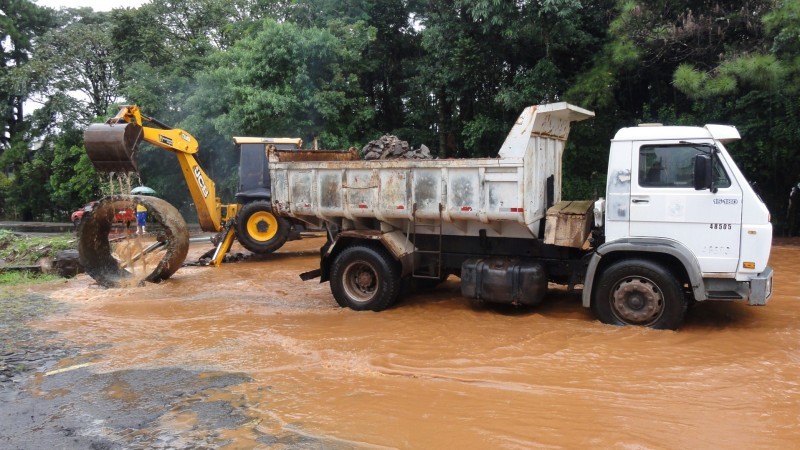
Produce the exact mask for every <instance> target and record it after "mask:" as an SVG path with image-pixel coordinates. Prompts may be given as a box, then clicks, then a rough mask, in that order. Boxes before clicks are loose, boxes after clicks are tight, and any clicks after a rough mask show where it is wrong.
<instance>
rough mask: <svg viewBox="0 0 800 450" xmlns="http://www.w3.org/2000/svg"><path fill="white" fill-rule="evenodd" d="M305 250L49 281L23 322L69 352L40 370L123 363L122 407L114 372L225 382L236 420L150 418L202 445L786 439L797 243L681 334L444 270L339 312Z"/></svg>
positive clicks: (798, 345) (715, 443)
mask: <svg viewBox="0 0 800 450" xmlns="http://www.w3.org/2000/svg"><path fill="white" fill-rule="evenodd" d="M321 244H322V240H321V239H319V238H316V239H306V240H303V241H298V242H290V243H288V244H287V245H286V246H284V247H283V248H282V249H281V250H280V251H279V252H278V253H275V254H274V255H272V256H270V257H267V258H263V259H262V260H258V261H253V260H251V261H246V262H242V263H236V264H226V265H223V266H222V267H220V268H216V269H215V268H207V267H184V268H182V269H181V270H179V271H178V272H177V273H176V274H175V275H174V276H173V277H172V278H171V279H170V280H167V281H166V282H164V283H162V284H158V285H155V284H148V285H147V286H145V287H137V288H123V289H112V290H107V289H103V288H100V287H98V286H96V285H95V284H94V283H93V282H92V280H91V279H90V278H88V277H87V276H85V275H84V276H80V277H78V278H77V279H75V280H71V281H69V282H68V283H67V284H66V285H64V286H62V287H61V288H59V289H56V290H53V291H52V292H49V293H48V295H50V296H51V297H52V298H54V299H56V300H58V301H59V302H63V303H66V304H69V305H71V306H72V307H71V308H68V312H67V313H66V314H61V315H54V316H52V317H50V318H49V319H48V320H46V321H43V322H40V323H38V324H37V325H36V326H37V327H40V328H43V329H46V330H51V331H57V332H58V333H60V335H61V336H62V337H64V338H65V339H67V340H68V341H69V342H71V343H72V345H74V346H77V347H78V348H82V349H86V350H84V352H83V353H82V354H81V355H80V356H78V357H73V358H69V359H65V360H63V361H61V362H59V363H58V364H57V365H56V366H55V367H54V368H55V369H58V368H62V369H70V368H72V367H75V365H76V364H90V365H89V366H86V367H85V368H84V369H81V370H88V371H89V372H90V373H92V374H94V375H93V376H99V374H120V375H118V378H121V380H116V379H115V380H116V381H114V382H113V383H111V382H109V383H106V384H104V385H103V386H105V387H104V388H103V389H100V390H99V391H98V392H95V393H94V395H96V396H98V397H104V398H107V399H108V398H111V399H113V400H114V401H115V402H116V403H114V404H115V405H118V406H117V407H119V408H126V407H130V406H131V405H135V404H136V403H137V402H140V403H141V402H142V401H143V400H142V396H145V395H147V393H146V391H147V389H143V388H142V387H141V386H139V387H137V386H135V383H136V382H135V381H131V380H130V379H124V377H123V376H122V375H121V374H128V373H131V372H130V371H141V370H144V371H157V370H166V369H169V370H173V371H174V370H181V371H190V372H191V373H198V374H199V376H200V377H201V378H202V377H215V376H219V374H236V376H237V377H239V378H237V379H236V380H235V382H226V383H222V384H220V385H219V386H217V387H215V388H214V389H211V390H209V391H205V394H204V397H203V401H204V402H205V403H204V404H205V405H217V408H216V409H213V408H212V409H211V410H210V411H216V413H215V414H217V415H220V414H221V415H224V414H226V413H225V411H228V412H229V413H230V412H231V411H233V412H234V413H235V414H236V415H240V416H241V418H239V419H237V420H228V421H227V422H225V421H222V422H220V421H219V420H221V418H219V417H217V421H216V422H213V421H212V422H211V423H210V424H209V423H208V420H207V419H208V417H207V416H208V414H205V415H203V414H202V411H201V409H202V408H199V407H195V408H194V409H192V408H189V407H185V408H181V407H178V406H175V405H176V404H180V400H176V401H175V402H174V403H170V404H171V405H172V406H170V408H171V409H170V408H168V409H167V410H166V412H165V413H164V414H163V415H162V416H161V417H160V418H159V419H158V427H160V429H161V430H162V431H163V430H170V432H171V433H173V435H174V436H173V437H172V438H171V439H172V441H171V442H172V443H171V444H170V446H176V447H180V446H181V443H182V442H183V443H184V444H185V445H187V446H188V445H190V444H186V442H188V441H186V440H185V439H186V436H189V435H191V434H192V433H195V434H196V433H200V432H201V431H198V430H200V429H202V428H203V427H206V428H209V429H212V428H213V430H210V431H208V432H209V433H212V434H213V439H212V440H206V442H210V444H209V445H212V446H220V445H227V448H251V447H258V446H261V447H265V448H294V447H297V446H299V447H303V448H352V447H369V448H374V447H378V448H384V447H386V448H480V449H484V448H509V449H527V448H542V447H556V448H559V447H566V448H578V447H592V448H665V447H666V448H748V449H750V448H770V449H772V448H791V447H796V446H797V445H798V443H800V351H798V350H800V277H798V273H800V240H777V241H776V243H775V245H774V248H773V251H772V258H771V264H772V266H773V267H774V268H775V272H776V275H775V294H774V296H773V298H772V300H771V301H770V303H769V304H768V305H767V306H766V307H761V308H757V307H748V306H746V305H743V304H740V303H705V304H698V305H696V306H695V307H694V308H692V309H691V310H690V312H689V316H688V320H687V323H686V325H685V326H684V328H683V329H681V330H680V331H679V332H671V331H654V330H649V329H641V328H635V327H613V326H608V325H603V324H600V323H599V322H598V321H597V320H595V319H594V318H593V317H592V315H591V313H590V311H588V310H587V309H584V308H582V307H581V306H580V298H579V295H577V294H569V293H566V292H564V291H558V290H557V291H553V292H551V294H550V296H549V299H548V301H546V302H545V304H543V305H540V306H539V307H535V308H528V309H514V308H500V309H496V308H495V309H492V308H489V309H475V308H474V307H472V306H471V305H470V303H469V301H468V300H467V299H465V298H462V297H461V296H460V291H459V286H458V280H457V278H454V277H451V278H450V279H449V280H448V281H447V282H445V283H444V284H442V285H441V286H439V287H438V288H436V289H434V290H432V291H429V292H426V293H417V294H413V295H411V296H409V297H407V298H406V299H405V300H404V301H402V302H401V303H399V304H398V305H397V306H395V307H394V308H392V309H390V310H388V311H384V312H380V313H372V312H355V311H351V310H349V309H341V308H338V307H337V306H336V303H335V301H334V300H333V298H332V296H331V294H330V291H329V286H328V284H327V283H325V284H318V283H316V282H315V281H311V282H302V281H300V279H299V278H298V274H299V273H300V272H303V271H306V270H310V269H313V268H315V267H316V264H317V263H318V256H317V255H318V253H317V249H318V248H319V246H320V245H321ZM193 251H194V248H193ZM190 256H191V255H190ZM153 373H159V372H153ZM171 373H172V372H171ZM175 376H177V375H175V373H172V378H171V379H173V380H174V379H175ZM40 378H42V377H40ZM149 382H150V383H157V381H152V380H151V381H149ZM165 383H166V381H165ZM34 385H35V386H37V385H36V384H35V383H34ZM38 389H39V391H38V393H37V395H42V396H44V395H49V396H58V395H60V393H59V391H58V389H57V386H50V387H48V386H46V385H43V384H41V382H40V385H38ZM148 389H155V388H154V387H151V388H148ZM191 401H192V400H191V399H189V400H184V404H186V402H189V403H191ZM219 405H226V406H225V407H224V408H221V407H218V406H219ZM206 408H210V406H206ZM212 415H213V414H212ZM204 417H205V419H204ZM202 420H205V422H203V423H199V421H202ZM204 423H205V425H204ZM98 430H100V431H97V430H95V431H94V432H97V433H102V432H103V431H102V427H99V428H98ZM84 433H86V431H84ZM108 439H110V442H112V443H113V442H117V443H119V442H120V441H119V440H115V439H122V438H120V437H119V434H117V435H116V437H114V436H111V437H108ZM122 442H125V441H124V440H123V441H122ZM131 442H134V444H135V442H136V441H128V444H125V445H134V444H130V443H131ZM194 442H195V443H196V442H197V441H194ZM150 445H153V442H150V443H149V444H148V445H147V446H150ZM192 445H193V444H192ZM134 446H135V445H134Z"/></svg>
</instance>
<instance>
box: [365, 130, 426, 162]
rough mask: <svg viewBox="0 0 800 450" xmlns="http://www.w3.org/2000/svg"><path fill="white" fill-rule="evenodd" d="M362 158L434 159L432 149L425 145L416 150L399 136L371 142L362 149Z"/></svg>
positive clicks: (384, 137) (386, 136) (390, 136)
mask: <svg viewBox="0 0 800 450" xmlns="http://www.w3.org/2000/svg"><path fill="white" fill-rule="evenodd" d="M361 158H363V159H366V160H373V159H434V157H433V155H431V151H430V149H428V147H426V146H425V145H421V146H420V147H419V148H417V149H414V148H411V146H409V145H408V142H406V141H401V140H400V139H399V138H398V137H397V136H393V135H391V134H386V135H384V136H383V137H381V138H380V139H376V140H374V141H371V142H370V143H368V144H367V145H365V146H364V148H362V149H361Z"/></svg>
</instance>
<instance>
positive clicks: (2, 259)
mask: <svg viewBox="0 0 800 450" xmlns="http://www.w3.org/2000/svg"><path fill="white" fill-rule="evenodd" d="M76 247H77V241H76V239H75V236H74V235H73V234H69V233H64V234H56V235H50V236H29V235H25V234H19V233H14V232H12V231H8V230H0V285H10V284H23V283H39V282H43V281H50V280H54V279H57V278H59V277H58V276H56V275H50V274H43V273H37V272H34V271H22V270H17V269H14V270H8V268H9V267H20V266H39V265H42V263H43V262H44V261H52V260H53V258H55V256H56V255H57V254H58V252H60V251H62V250H68V249H74V248H76Z"/></svg>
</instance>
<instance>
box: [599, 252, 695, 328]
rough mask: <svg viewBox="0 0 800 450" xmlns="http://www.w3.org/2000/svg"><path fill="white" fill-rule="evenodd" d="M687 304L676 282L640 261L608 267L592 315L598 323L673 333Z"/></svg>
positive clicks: (660, 269)
mask: <svg viewBox="0 0 800 450" xmlns="http://www.w3.org/2000/svg"><path fill="white" fill-rule="evenodd" d="M687 305H688V302H687V300H686V297H685V296H684V293H683V289H681V284H680V282H679V281H678V280H677V279H676V278H675V277H674V276H673V275H672V274H671V273H670V272H669V271H668V270H667V269H666V268H664V267H663V266H662V265H660V264H657V263H654V262H652V261H647V260H643V259H632V260H623V261H619V262H617V263H614V264H612V265H611V266H610V267H608V269H606V270H605V271H604V272H603V274H602V275H601V279H600V282H599V284H598V285H597V290H596V291H595V296H594V298H593V299H592V311H594V313H595V315H596V316H597V317H598V319H600V321H601V322H603V323H607V324H612V325H640V326H646V327H650V328H656V329H669V330H676V329H678V328H680V326H681V325H682V324H683V321H684V319H685V318H686V308H687Z"/></svg>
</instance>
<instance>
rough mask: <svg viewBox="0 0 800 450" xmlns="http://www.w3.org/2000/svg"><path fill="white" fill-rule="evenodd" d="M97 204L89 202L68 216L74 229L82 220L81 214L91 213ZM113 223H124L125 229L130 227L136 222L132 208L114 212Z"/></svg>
mask: <svg viewBox="0 0 800 450" xmlns="http://www.w3.org/2000/svg"><path fill="white" fill-rule="evenodd" d="M96 204H97V202H96V201H95V202H89V203H87V204H85V205H84V206H83V207H82V208H80V209H79V210H77V211H74V212H73V213H72V215H70V218H69V219H70V220H71V221H72V224H73V225H75V228H77V227H78V224H79V223H80V222H81V219H82V218H83V214H84V213H86V212H87V211H91V210H92V209H94V207H95V205H96ZM114 222H119V223H124V224H125V227H128V226H130V224H131V223H132V222H136V213H135V212H133V209H132V208H125V209H121V210H119V211H116V212H114Z"/></svg>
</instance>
